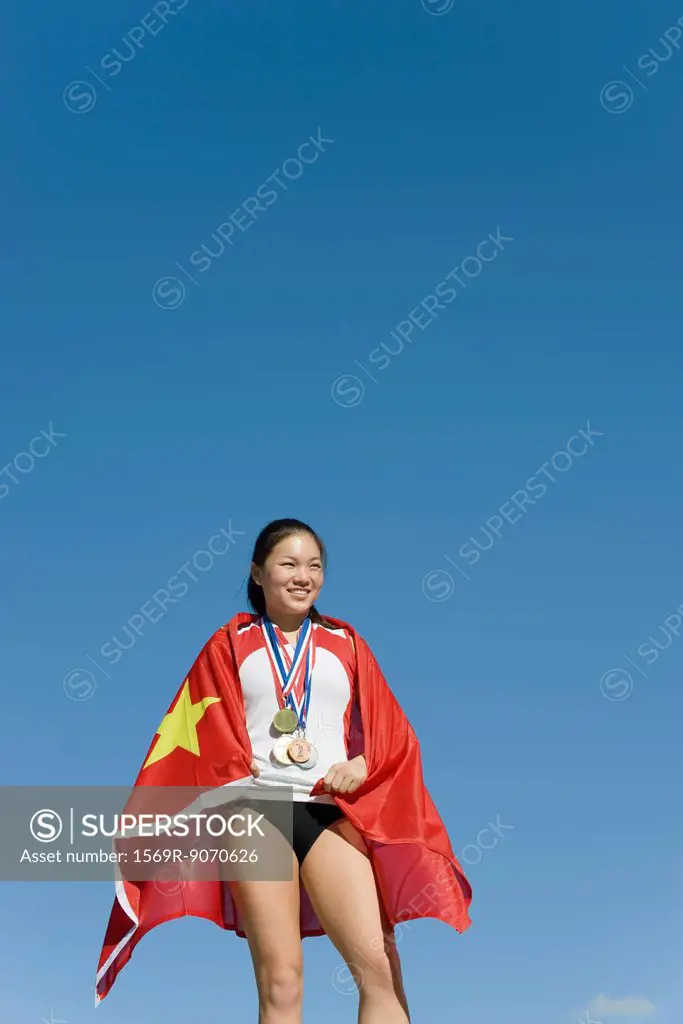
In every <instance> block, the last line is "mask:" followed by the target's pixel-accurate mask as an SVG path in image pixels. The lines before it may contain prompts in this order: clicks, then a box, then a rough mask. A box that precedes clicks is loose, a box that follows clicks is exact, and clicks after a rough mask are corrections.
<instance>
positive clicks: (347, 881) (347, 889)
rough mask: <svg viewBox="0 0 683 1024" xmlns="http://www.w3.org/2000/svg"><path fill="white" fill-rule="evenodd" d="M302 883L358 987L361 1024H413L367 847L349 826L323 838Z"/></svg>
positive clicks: (311, 855) (342, 825) (337, 827)
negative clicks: (409, 1023) (408, 1023)
mask: <svg viewBox="0 0 683 1024" xmlns="http://www.w3.org/2000/svg"><path fill="white" fill-rule="evenodd" d="M301 878H302V881H303V883H304V885H305V886H306V890H307V892H308V894H309V896H310V898H311V903H312V904H313V908H314V909H315V912H316V914H317V915H318V918H319V920H320V923H321V924H322V926H323V928H324V929H325V931H326V932H327V934H328V935H329V937H330V939H331V940H332V942H333V943H334V945H335V946H336V947H337V949H338V950H339V952H340V953H341V955H342V957H343V958H344V960H345V961H346V964H347V966H348V968H349V970H350V971H351V973H352V975H353V977H354V978H355V980H356V984H357V985H358V990H359V993H360V1006H359V1011H358V1022H359V1024H406V1022H409V1021H410V1015H409V1011H408V1004H407V1001H406V997H405V992H404V991H403V981H402V978H401V965H400V961H399V956H398V950H397V949H396V944H395V942H394V941H393V935H392V931H391V929H390V928H389V927H388V925H387V922H386V919H385V916H384V912H383V909H382V905H381V902H380V898H379V894H378V892H377V885H376V882H375V876H374V873H373V870H372V865H371V863H370V859H369V857H368V855H367V852H366V849H365V844H364V843H363V841H362V839H361V838H360V836H359V835H358V833H357V832H356V830H355V829H354V828H353V826H352V825H351V824H350V823H349V822H346V821H345V822H342V823H340V824H338V825H332V826H331V827H330V828H328V829H326V830H325V831H324V832H323V833H322V835H321V836H319V837H318V839H317V840H316V841H315V843H314V845H313V846H312V847H311V849H310V851H309V853H308V855H307V856H306V857H305V859H304V862H303V864H302V865H301Z"/></svg>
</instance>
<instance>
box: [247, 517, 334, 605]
mask: <svg viewBox="0 0 683 1024" xmlns="http://www.w3.org/2000/svg"><path fill="white" fill-rule="evenodd" d="M251 574H252V576H253V578H254V580H255V581H256V583H258V584H259V585H260V586H261V587H262V588H263V594H264V597H265V599H266V608H267V610H268V614H269V615H270V617H271V618H277V616H278V615H286V616H291V615H294V616H301V617H302V618H303V617H305V616H306V615H308V613H309V611H310V609H311V606H312V605H313V604H315V601H316V600H317V597H318V594H319V593H320V590H321V588H322V585H323V580H324V573H323V560H322V557H321V554H320V548H319V547H318V545H317V543H316V542H315V540H314V539H313V537H311V535H310V534H308V533H293V534H290V536H289V537H285V539H284V540H281V541H280V542H279V543H278V544H276V545H275V547H274V548H273V550H272V551H271V552H270V554H269V555H268V557H267V558H266V560H265V563H264V564H263V565H262V566H259V565H256V564H254V563H252V566H251Z"/></svg>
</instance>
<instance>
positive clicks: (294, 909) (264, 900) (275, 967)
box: [230, 854, 303, 1024]
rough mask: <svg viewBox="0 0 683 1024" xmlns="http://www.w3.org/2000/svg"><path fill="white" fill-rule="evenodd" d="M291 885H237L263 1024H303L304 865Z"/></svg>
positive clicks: (233, 889) (295, 866) (233, 886)
mask: <svg viewBox="0 0 683 1024" xmlns="http://www.w3.org/2000/svg"><path fill="white" fill-rule="evenodd" d="M292 859H293V878H292V881H291V882H231V883H230V889H231V892H232V895H233V898H234V900H235V903H236V904H237V907H238V909H239V912H240V915H241V916H242V919H243V920H244V922H245V924H244V930H245V932H246V933H247V941H248V943H249V949H250V951H251V958H252V961H253V964H254V975H255V977H256V987H257V989H258V997H259V1017H258V1021H259V1024H301V1004H302V1000H303V954H302V949H301V934H300V931H299V865H298V863H297V860H296V858H295V857H294V854H292Z"/></svg>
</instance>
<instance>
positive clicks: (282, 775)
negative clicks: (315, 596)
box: [236, 619, 355, 803]
mask: <svg viewBox="0 0 683 1024" xmlns="http://www.w3.org/2000/svg"><path fill="white" fill-rule="evenodd" d="M313 630H314V633H313V640H314V643H315V664H314V667H313V673H312V677H311V699H310V704H309V709H308V721H307V725H306V739H307V740H308V741H309V742H310V743H312V744H313V745H314V746H315V747H316V749H317V751H318V763H317V764H316V765H315V767H314V768H309V769H304V768H299V767H298V766H297V765H295V764H291V765H281V764H279V763H278V762H277V761H276V760H275V759H274V758H272V757H271V752H272V749H273V745H274V743H275V740H276V739H277V738H278V736H280V735H281V734H280V733H278V732H277V730H275V729H274V728H273V724H272V723H273V715H274V714H275V712H276V711H277V710H278V708H279V704H278V700H277V696H276V689H275V686H276V683H275V678H274V676H273V670H272V668H271V664H270V660H269V657H268V652H267V650H266V647H265V641H264V637H263V632H262V629H261V620H260V619H256V620H254V622H252V623H247V624H246V625H244V626H242V627H241V628H240V629H239V630H238V634H237V643H236V654H237V663H238V670H239V677H240V682H241V684H242V693H243V695H244V707H245V712H246V720H247V731H248V733H249V738H250V740H251V744H252V750H253V754H254V759H255V761H256V764H257V765H258V767H259V769H260V772H261V774H260V775H259V777H258V778H256V779H255V778H253V777H252V779H251V781H250V783H249V784H250V785H253V786H257V787H259V788H267V787H272V786H275V787H279V786H291V787H292V790H293V797H294V799H295V800H314V801H317V802H320V803H334V800H333V798H332V796H331V795H330V794H327V793H323V794H322V795H320V796H314V797H311V796H310V792H311V789H312V788H313V786H314V785H315V783H316V782H317V781H318V779H322V778H324V776H325V775H327V772H328V770H329V768H330V767H331V766H332V765H333V764H336V763H337V762H338V761H346V760H347V758H348V756H349V755H348V753H347V748H346V742H345V736H346V735H347V730H348V726H349V723H350V717H351V714H352V710H353V676H354V671H355V656H354V651H353V646H352V644H351V640H350V638H349V635H348V633H347V631H346V630H344V629H330V628H329V627H327V626H322V625H320V624H319V623H314V624H313ZM287 651H288V654H289V656H290V660H291V659H292V658H293V657H294V648H293V647H292V645H291V644H289V643H288V644H287Z"/></svg>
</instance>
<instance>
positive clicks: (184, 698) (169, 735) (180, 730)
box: [142, 679, 220, 768]
mask: <svg viewBox="0 0 683 1024" xmlns="http://www.w3.org/2000/svg"><path fill="white" fill-rule="evenodd" d="M219 700H220V697H204V699H203V700H200V701H199V702H198V703H197V704H193V703H192V698H191V697H190V680H189V679H186V680H185V685H184V686H183V688H182V690H181V692H180V697H179V698H178V700H177V702H176V706H175V707H174V708H173V711H171V712H170V713H169V714H168V715H165V716H164V720H163V722H162V723H161V725H160V726H159V728H158V729H157V736H158V737H159V739H158V740H157V742H156V743H155V745H154V747H153V748H152V751H151V753H150V755H149V757H148V758H147V760H146V761H145V763H144V764H143V766H142V767H143V768H147V767H149V765H151V764H154V763H155V762H156V761H160V760H161V759H162V757H167V756H168V755H169V754H171V753H172V752H173V751H174V750H175V749H176V748H177V747H182V748H183V750H189V751H190V753H191V754H196V755H197V757H199V740H198V738H197V722H199V721H200V719H201V718H203V717H204V713H205V711H206V709H207V708H208V707H209V706H210V705H211V704H215V703H216V701H219Z"/></svg>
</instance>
